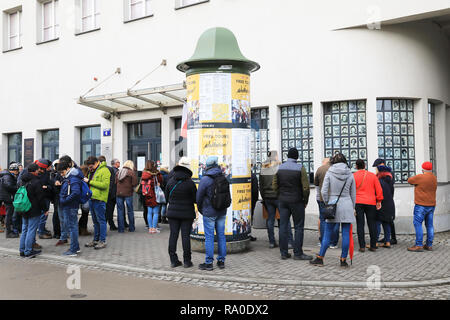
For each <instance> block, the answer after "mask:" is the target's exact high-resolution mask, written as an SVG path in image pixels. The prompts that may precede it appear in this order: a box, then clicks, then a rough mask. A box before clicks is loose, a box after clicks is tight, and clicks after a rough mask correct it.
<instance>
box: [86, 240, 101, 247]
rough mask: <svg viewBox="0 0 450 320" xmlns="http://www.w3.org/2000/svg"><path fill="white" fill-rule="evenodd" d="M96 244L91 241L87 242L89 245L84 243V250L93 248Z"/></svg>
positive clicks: (96, 242)
mask: <svg viewBox="0 0 450 320" xmlns="http://www.w3.org/2000/svg"><path fill="white" fill-rule="evenodd" d="M97 244H98V241H91V242H89V243H86V244H85V245H84V246H85V247H86V248H93V247H95V246H96V245H97Z"/></svg>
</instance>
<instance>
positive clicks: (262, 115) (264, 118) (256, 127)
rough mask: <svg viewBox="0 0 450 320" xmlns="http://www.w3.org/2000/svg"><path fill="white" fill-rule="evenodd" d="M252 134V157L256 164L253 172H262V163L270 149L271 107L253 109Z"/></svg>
mask: <svg viewBox="0 0 450 320" xmlns="http://www.w3.org/2000/svg"><path fill="white" fill-rule="evenodd" d="M251 127H252V134H251V136H250V148H251V157H252V160H253V161H254V163H255V165H254V166H253V172H254V173H256V174H258V175H259V173H260V172H261V164H262V163H264V162H265V161H266V160H267V152H268V151H269V150H270V149H269V108H261V109H253V110H252V111H251Z"/></svg>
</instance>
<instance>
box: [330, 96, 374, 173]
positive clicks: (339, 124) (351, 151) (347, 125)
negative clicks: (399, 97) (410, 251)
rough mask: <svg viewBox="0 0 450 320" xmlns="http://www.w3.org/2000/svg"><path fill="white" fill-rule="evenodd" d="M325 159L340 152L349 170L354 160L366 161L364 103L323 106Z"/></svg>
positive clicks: (352, 166) (351, 102) (333, 103)
mask: <svg viewBox="0 0 450 320" xmlns="http://www.w3.org/2000/svg"><path fill="white" fill-rule="evenodd" d="M324 130H325V132H324V136H325V140H324V144H325V145H324V146H325V157H332V156H333V155H334V154H336V153H337V152H341V153H342V154H343V155H344V156H345V157H346V158H347V162H348V164H349V166H350V168H355V166H354V164H355V162H356V160H358V159H362V160H365V161H367V138H366V101H364V100H354V101H339V102H331V103H325V104H324Z"/></svg>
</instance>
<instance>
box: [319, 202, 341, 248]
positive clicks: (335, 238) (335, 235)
mask: <svg viewBox="0 0 450 320" xmlns="http://www.w3.org/2000/svg"><path fill="white" fill-rule="evenodd" d="M317 204H318V205H319V220H320V235H319V242H320V243H322V240H323V235H324V232H325V225H326V224H327V221H326V220H325V217H324V213H323V209H324V208H325V202H323V201H319V200H317ZM338 242H339V225H337V226H335V230H334V232H333V233H332V234H331V243H330V245H331V246H333V247H337V245H338Z"/></svg>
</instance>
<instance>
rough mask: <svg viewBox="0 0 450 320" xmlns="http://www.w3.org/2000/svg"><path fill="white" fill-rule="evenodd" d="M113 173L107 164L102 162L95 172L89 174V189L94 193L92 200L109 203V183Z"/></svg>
mask: <svg viewBox="0 0 450 320" xmlns="http://www.w3.org/2000/svg"><path fill="white" fill-rule="evenodd" d="M110 178H111V172H109V170H108V168H107V167H106V162H105V161H103V162H101V163H100V164H99V165H98V167H97V169H96V170H95V172H90V173H89V188H90V189H91V191H92V198H91V199H92V200H99V201H103V202H107V201H108V193H109V183H110Z"/></svg>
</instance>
